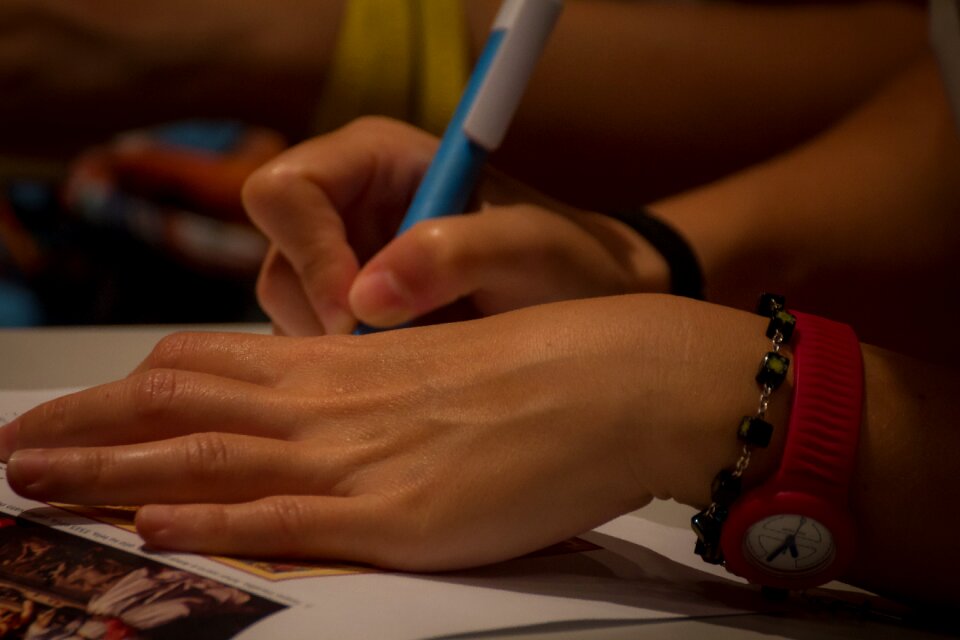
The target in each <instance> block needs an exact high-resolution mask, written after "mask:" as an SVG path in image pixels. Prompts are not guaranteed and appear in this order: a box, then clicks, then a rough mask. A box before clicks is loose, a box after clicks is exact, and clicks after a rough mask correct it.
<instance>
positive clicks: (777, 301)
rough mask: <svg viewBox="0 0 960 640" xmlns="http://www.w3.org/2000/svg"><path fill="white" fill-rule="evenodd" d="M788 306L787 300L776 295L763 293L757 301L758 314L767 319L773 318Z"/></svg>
mask: <svg viewBox="0 0 960 640" xmlns="http://www.w3.org/2000/svg"><path fill="white" fill-rule="evenodd" d="M786 306H787V299H786V298H784V297H783V296H781V295H779V294H776V293H761V294H760V299H759V300H758V301H757V313H758V314H760V315H761V316H763V317H765V318H772V317H773V314H775V313H776V312H777V311H780V310H782V309H783V308H784V307H786Z"/></svg>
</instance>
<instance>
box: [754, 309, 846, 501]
mask: <svg viewBox="0 0 960 640" xmlns="http://www.w3.org/2000/svg"><path fill="white" fill-rule="evenodd" d="M794 315H795V316H796V317H797V326H796V330H795V331H794V335H793V363H792V364H793V395H792V398H793V403H792V408H791V410H790V422H789V425H790V426H789V429H788V431H787V436H786V444H785V446H784V453H783V460H782V462H781V464H780V470H779V472H778V473H777V474H776V476H775V478H774V479H773V482H772V484H774V485H775V486H777V487H779V488H780V489H781V490H783V489H788V490H791V491H802V492H805V493H810V494H813V495H819V496H822V497H824V498H826V499H828V500H830V501H835V502H839V503H842V504H845V503H846V501H847V499H848V498H847V496H848V494H849V489H850V482H851V479H852V477H853V471H854V466H855V464H856V457H857V446H858V443H859V439H860V421H861V420H862V407H863V358H862V356H861V353H860V342H859V340H857V336H856V334H855V333H854V331H853V329H852V328H850V326H848V325H845V324H842V323H839V322H834V321H832V320H827V319H825V318H820V317H818V316H812V315H808V314H805V313H799V312H795V313H794Z"/></svg>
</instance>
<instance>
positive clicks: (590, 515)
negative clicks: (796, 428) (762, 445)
mask: <svg viewBox="0 0 960 640" xmlns="http://www.w3.org/2000/svg"><path fill="white" fill-rule="evenodd" d="M763 324H764V320H763V319H762V318H759V317H757V316H752V315H750V314H745V313H741V312H736V311H732V310H726V309H722V308H715V307H713V306H712V305H708V304H705V303H697V302H692V301H687V300H682V299H675V298H670V297H661V296H621V297H614V298H597V299H594V300H587V301H578V302H569V303H559V304H555V305H544V306H540V307H534V308H530V309H525V310H522V311H517V312H511V313H506V314H501V315H498V316H495V317H491V318H485V319H482V320H476V321H471V322H465V323H452V324H447V325H436V326H430V327H420V328H412V329H404V330H397V331H391V332H385V333H381V334H374V335H368V336H362V337H357V336H327V337H317V338H288V337H270V336H249V335H237V334H179V335H175V336H173V337H171V338H168V339H166V340H164V341H162V342H161V343H160V344H159V345H158V346H157V347H156V349H155V351H154V352H153V353H152V354H151V355H150V356H149V357H148V358H147V360H146V361H145V362H144V363H143V364H142V365H141V366H140V367H139V368H138V369H137V370H136V371H135V372H134V373H132V374H131V375H130V376H129V377H128V378H126V379H124V380H121V381H117V382H115V383H111V384H107V385H104V386H101V387H96V388H93V389H89V390H86V391H82V392H79V393H77V394H73V395H70V396H66V397H63V398H60V399H58V400H55V401H53V402H51V403H48V404H46V405H43V406H41V407H38V408H37V409H34V410H33V411H31V412H28V413H26V414H24V415H23V416H21V417H20V418H19V419H17V420H16V421H14V422H12V423H10V424H8V425H7V426H5V427H3V429H2V430H0V448H2V450H3V455H4V457H6V456H8V455H9V454H10V453H11V452H13V451H16V453H13V455H12V456H11V457H10V458H9V464H8V468H7V475H8V479H9V482H10V483H11V486H12V487H13V488H14V489H15V490H16V491H17V492H19V493H21V494H22V495H24V496H27V497H31V498H34V499H39V500H52V501H61V502H74V503H87V504H135V505H140V504H145V505H148V506H145V507H143V508H142V509H141V510H140V512H139V514H138V516H137V521H136V522H137V526H138V530H139V532H140V533H141V534H142V536H143V537H144V539H145V540H146V542H147V543H148V544H151V545H153V546H156V547H161V548H170V549H179V550H190V551H198V552H209V553H230V554H247V555H257V556H281V557H313V558H317V557H326V558H338V559H343V560H352V561H361V562H367V563H372V564H376V565H380V566H385V567H391V568H399V569H411V570H438V569H448V568H455V567H464V566H472V565H478V564H483V563H488V562H492V561H496V560H500V559H505V558H509V557H513V556H516V555H519V554H522V553H525V552H528V551H532V550H535V549H537V548H540V547H542V546H545V545H548V544H550V543H553V542H557V541H559V540H562V539H564V538H566V537H568V536H570V535H575V534H577V533H581V532H583V531H585V530H588V529H590V528H592V527H594V526H596V525H599V524H601V523H603V522H605V521H607V520H609V519H611V518H613V517H615V516H617V515H619V514H622V513H624V512H627V511H629V510H632V509H635V508H638V507H640V506H642V505H643V504H645V503H646V502H647V501H649V500H650V499H651V498H652V497H654V496H656V497H661V498H669V497H674V498H676V499H678V500H682V501H686V502H691V503H695V504H703V503H704V502H705V501H706V500H707V499H708V494H709V485H710V480H711V479H712V477H713V475H714V474H715V473H716V472H717V471H719V469H721V468H724V467H728V466H730V465H731V464H732V463H733V461H734V460H735V459H736V456H737V444H736V439H735V437H734V436H733V432H734V425H735V424H736V423H737V422H738V420H739V417H740V416H741V415H742V414H744V413H748V412H750V411H752V410H754V408H755V404H756V394H757V389H756V385H755V383H754V382H753V380H752V373H753V371H754V370H755V367H756V362H757V361H758V359H759V357H760V355H762V353H763V352H764V351H765V349H766V348H767V347H768V344H769V341H768V340H766V339H765V338H764V337H763V331H762V329H763ZM709 344H713V345H719V346H717V347H716V348H712V349H711V350H712V355H711V357H710V359H709V361H705V359H704V355H703V354H704V348H705V346H706V345H709ZM781 417H782V416H780V417H778V419H779V418H781ZM756 468H757V470H758V471H760V470H762V468H763V463H762V461H758V462H757V467H756Z"/></svg>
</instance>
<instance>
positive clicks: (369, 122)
mask: <svg viewBox="0 0 960 640" xmlns="http://www.w3.org/2000/svg"><path fill="white" fill-rule="evenodd" d="M403 127H404V125H403V124H401V123H400V122H398V121H396V120H393V119H391V118H388V117H386V116H378V115H365V116H360V117H359V118H356V119H355V120H353V121H352V122H350V123H349V124H348V125H347V127H346V129H347V130H348V131H350V132H351V133H353V132H360V133H362V134H366V135H371V136H374V138H375V139H379V140H382V137H383V136H384V135H390V134H392V133H395V132H396V131H397V130H398V129H401V128H403Z"/></svg>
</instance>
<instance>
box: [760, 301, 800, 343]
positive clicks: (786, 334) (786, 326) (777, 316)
mask: <svg viewBox="0 0 960 640" xmlns="http://www.w3.org/2000/svg"><path fill="white" fill-rule="evenodd" d="M796 326H797V316H795V315H793V314H792V313H790V312H788V311H784V310H783V309H781V310H780V311H777V312H776V313H774V314H773V315H772V316H771V317H770V324H768V325H767V337H768V338H771V339H772V338H773V336H775V335H777V331H779V332H780V335H781V336H783V341H784V342H790V338H791V337H792V336H793V330H794V328H795V327H796Z"/></svg>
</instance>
